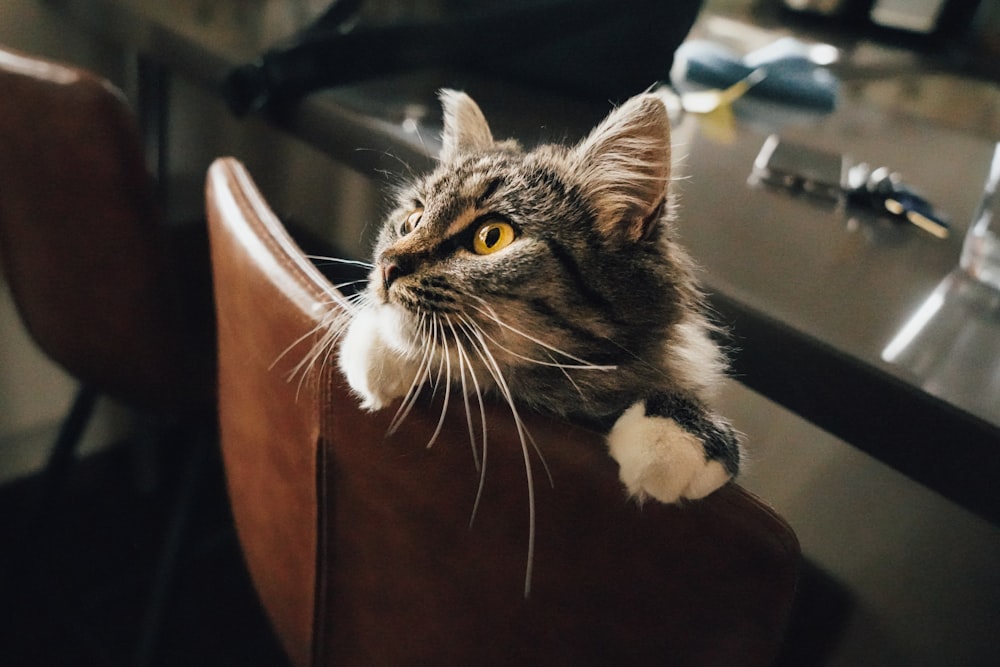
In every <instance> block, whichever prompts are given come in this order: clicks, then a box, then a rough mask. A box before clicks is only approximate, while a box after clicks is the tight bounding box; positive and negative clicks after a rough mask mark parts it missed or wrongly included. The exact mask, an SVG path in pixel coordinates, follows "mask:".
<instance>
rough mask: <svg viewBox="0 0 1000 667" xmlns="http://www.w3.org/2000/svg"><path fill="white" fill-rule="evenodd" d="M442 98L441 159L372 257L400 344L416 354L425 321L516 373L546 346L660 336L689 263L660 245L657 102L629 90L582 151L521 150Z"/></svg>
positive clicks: (609, 352)
mask: <svg viewBox="0 0 1000 667" xmlns="http://www.w3.org/2000/svg"><path fill="white" fill-rule="evenodd" d="M441 101H442V104H443V107H444V132H443V136H442V144H443V147H442V149H441V153H440V156H439V165H438V167H437V168H436V169H435V170H434V171H433V172H431V173H430V174H429V175H427V176H425V177H423V178H421V179H419V180H417V181H416V182H414V183H412V184H410V185H409V186H407V187H405V188H404V189H403V190H401V194H400V196H399V200H398V205H397V208H396V209H395V210H394V211H393V212H392V213H391V214H390V215H389V216H388V218H387V220H386V222H385V226H384V228H383V230H382V232H381V235H380V237H379V240H378V243H377V247H376V250H375V257H374V260H375V269H374V271H373V272H372V281H371V285H370V288H369V289H370V295H371V297H372V298H373V299H374V300H375V301H376V302H378V303H379V304H382V305H381V306H380V307H383V308H386V309H388V310H391V311H392V312H393V313H394V315H393V316H392V317H391V318H388V319H389V320H391V321H392V324H391V325H387V327H389V326H391V328H393V329H394V330H395V333H392V334H390V333H389V332H387V336H389V335H391V336H392V338H393V339H394V341H395V342H394V344H395V346H396V347H398V348H399V349H401V350H404V351H409V352H412V353H413V354H418V353H419V350H417V349H416V348H417V347H418V345H419V344H422V343H418V342H417V340H416V339H418V338H420V337H421V336H425V335H426V334H427V332H428V331H432V329H431V327H433V331H432V335H433V336H436V337H437V338H438V339H439V340H442V341H447V340H448V339H450V338H452V337H453V336H457V337H458V338H462V337H463V336H465V337H467V338H472V339H475V337H477V336H482V337H483V338H484V340H486V341H487V342H488V343H490V344H491V345H492V346H493V353H494V355H495V356H496V357H498V359H499V361H500V362H501V364H502V365H506V366H508V367H510V366H517V365H518V364H519V363H520V361H524V359H523V358H530V359H532V360H536V361H537V360H545V359H554V357H557V356H560V355H558V354H557V353H555V352H553V350H554V349H558V350H561V351H563V352H564V353H565V354H566V355H572V357H574V358H579V359H585V360H586V361H588V362H592V363H618V362H619V361H620V360H621V358H622V357H623V356H624V357H629V358H632V357H635V356H637V355H641V354H643V353H644V352H645V351H646V350H645V349H643V348H645V347H648V346H649V345H650V344H651V343H652V342H653V341H654V339H657V337H658V339H659V340H661V341H662V338H663V334H664V330H665V327H667V326H669V325H670V323H671V322H673V321H675V320H676V317H677V314H676V313H677V303H678V301H682V300H683V297H684V295H683V294H682V292H683V289H682V287H683V284H685V283H686V282H687V280H688V278H687V276H688V267H687V266H686V259H685V257H684V256H683V254H682V253H681V254H677V253H679V252H680V251H679V250H677V249H676V247H675V246H674V245H673V243H672V242H670V241H669V239H668V236H669V221H668V214H667V212H668V210H669V208H670V207H669V201H668V200H669V184H670V167H671V156H670V125H669V119H668V116H667V112H666V109H665V107H664V105H663V103H662V102H661V100H660V99H659V98H657V97H656V96H655V95H652V94H645V95H640V96H637V97H634V98H632V99H630V100H629V101H627V102H626V103H624V104H623V105H622V106H620V107H618V108H616V109H614V110H613V111H612V112H611V113H610V114H609V116H608V117H607V118H606V119H605V120H604V121H603V122H601V123H600V124H599V125H598V126H597V127H596V128H595V129H594V130H593V131H592V132H591V133H590V134H589V135H588V136H587V137H586V138H585V139H584V140H583V141H581V142H580V143H579V144H577V145H575V146H571V147H566V146H555V145H543V146H540V147H538V148H535V149H533V150H528V151H526V150H522V149H521V148H520V147H519V146H518V145H517V144H516V143H514V142H510V141H504V142H498V141H495V140H494V138H493V134H492V132H491V130H490V127H489V125H488V123H487V121H486V119H485V117H484V116H483V113H482V111H481V110H480V109H479V107H478V106H477V105H476V103H475V102H474V101H473V100H472V99H471V98H470V97H469V96H467V95H466V94H464V93H460V92H455V91H450V90H446V91H443V92H442V94H441ZM432 322H436V324H432ZM407 348H410V349H409V350H407ZM470 356H471V357H473V358H474V357H475V355H474V354H471V355H470ZM567 358H569V357H567V356H563V357H562V358H560V359H558V361H559V362H566V361H567ZM525 363H527V362H526V361H525Z"/></svg>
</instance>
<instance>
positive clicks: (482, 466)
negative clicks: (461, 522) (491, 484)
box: [448, 319, 488, 528]
mask: <svg viewBox="0 0 1000 667" xmlns="http://www.w3.org/2000/svg"><path fill="white" fill-rule="evenodd" d="M448 326H449V328H450V329H451V333H452V337H453V338H454V339H455V346H456V348H457V350H458V358H459V360H460V363H463V364H464V368H468V369H469V376H470V377H471V379H472V386H473V388H474V389H475V392H476V399H477V400H478V402H479V419H480V423H481V425H482V430H483V448H482V457H481V458H480V457H479V456H478V455H477V452H476V435H475V428H474V427H473V425H472V413H471V411H470V409H469V397H468V394H467V393H466V391H465V374H464V370H463V374H462V389H463V396H464V400H465V418H466V421H467V422H468V425H469V444H470V445H471V446H472V458H473V460H474V461H475V463H476V470H478V471H479V487H478V488H477V489H476V500H475V502H474V503H473V505H472V514H471V516H470V517H469V527H470V528H471V527H472V524H473V523H474V522H475V520H476V514H477V513H478V511H479V501H480V500H481V499H482V496H483V488H484V487H485V485H486V458H487V433H488V429H487V428H486V405H485V404H484V403H483V392H482V390H481V389H480V388H479V380H478V379H477V378H476V370H475V368H474V367H473V365H472V360H471V359H469V358H468V352H467V351H466V349H465V346H464V345H463V344H462V341H461V339H460V338H459V336H458V332H457V331H456V330H455V326H454V324H452V322H451V320H450V319H448ZM470 342H472V341H471V339H470ZM462 360H464V362H463V361H462Z"/></svg>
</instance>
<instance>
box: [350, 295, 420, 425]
mask: <svg viewBox="0 0 1000 667" xmlns="http://www.w3.org/2000/svg"><path fill="white" fill-rule="evenodd" d="M379 330H380V324H379V316H378V311H377V309H375V308H367V309H364V310H362V311H360V312H358V313H357V315H355V317H354V319H353V320H351V324H350V325H349V326H348V329H347V333H346V334H344V338H343V339H342V340H341V341H340V353H339V357H338V363H339V365H340V370H341V372H342V373H343V374H344V376H345V377H346V378H347V383H348V384H349V385H350V386H351V390H352V391H353V392H354V393H355V394H356V395H357V396H358V398H360V399H361V407H362V408H363V409H365V410H372V411H374V410H381V409H382V408H384V407H385V406H387V405H389V404H390V403H392V402H393V401H394V400H396V399H397V398H401V397H403V396H405V395H406V393H407V392H408V391H409V390H410V387H411V386H412V385H413V379H414V377H415V376H416V373H417V369H416V366H415V364H414V363H413V362H411V361H409V360H408V359H406V358H404V357H403V356H402V355H400V354H399V353H398V352H396V351H395V350H393V349H392V348H391V347H389V345H387V344H386V342H385V339H384V338H383V337H382V335H381V333H380V331H379Z"/></svg>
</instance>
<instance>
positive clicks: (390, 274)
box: [382, 262, 402, 291]
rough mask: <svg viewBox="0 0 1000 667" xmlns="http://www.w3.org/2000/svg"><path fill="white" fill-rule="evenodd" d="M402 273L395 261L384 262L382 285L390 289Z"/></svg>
mask: <svg viewBox="0 0 1000 667" xmlns="http://www.w3.org/2000/svg"><path fill="white" fill-rule="evenodd" d="M400 275H402V272H401V271H400V270H399V265H398V264H396V263H395V262H382V287H384V288H385V289H386V291H388V290H389V287H391V286H392V284H393V283H394V282H396V278H399V276H400Z"/></svg>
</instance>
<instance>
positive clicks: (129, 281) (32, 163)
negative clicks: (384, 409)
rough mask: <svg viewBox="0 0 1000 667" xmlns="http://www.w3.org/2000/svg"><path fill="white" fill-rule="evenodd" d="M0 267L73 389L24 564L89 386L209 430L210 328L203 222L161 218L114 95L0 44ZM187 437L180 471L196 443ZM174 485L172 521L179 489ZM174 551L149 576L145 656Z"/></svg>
mask: <svg viewBox="0 0 1000 667" xmlns="http://www.w3.org/2000/svg"><path fill="white" fill-rule="evenodd" d="M199 222H200V221H199ZM0 267H2V269H3V274H4V277H5V279H6V282H7V284H8V286H9V288H10V291H11V293H12V295H13V299H14V303H15V305H16V307H17V309H18V311H19V313H20V315H21V317H22V319H23V321H24V324H25V326H26V327H27V329H28V331H29V333H30V334H31V336H32V337H33V339H34V341H35V342H36V343H37V344H38V346H39V348H41V350H42V351H43V352H44V353H45V354H47V355H48V356H49V357H50V358H51V359H52V360H53V361H55V362H56V363H57V364H58V365H60V366H61V367H63V368H64V369H65V370H66V371H68V373H69V374H70V375H72V376H73V377H74V378H76V379H77V380H79V382H80V387H81V388H80V390H79V391H78V393H77V397H76V399H75V401H74V405H73V408H72V409H71V411H70V414H69V415H68V417H67V418H66V420H65V421H64V423H63V427H62V430H61V432H60V435H59V438H58V439H57V441H56V443H55V445H54V447H53V449H52V453H51V454H50V458H49V463H48V464H47V467H46V471H45V474H44V475H43V476H42V493H41V494H40V496H41V501H40V503H39V506H38V507H37V508H35V510H36V511H35V512H33V513H32V516H31V517H30V518H29V519H28V520H27V523H28V526H27V527H26V528H25V529H24V532H25V539H24V540H21V541H20V542H23V544H19V545H18V546H20V548H21V551H22V552H24V553H23V554H22V555H21V559H22V560H24V561H26V562H27V563H28V564H30V563H32V562H33V561H34V560H36V559H37V556H38V554H37V553H34V552H33V551H32V550H33V549H35V548H36V547H37V544H36V542H37V541H38V540H40V539H42V536H44V534H45V531H47V530H51V526H50V525H49V519H50V518H51V512H52V509H53V504H54V499H55V498H56V497H57V492H58V489H59V487H60V486H61V483H62V481H63V479H64V478H65V477H66V475H67V472H68V470H69V466H70V462H71V461H72V459H73V451H74V449H75V447H76V445H77V443H78V442H79V439H80V435H81V434H82V432H83V430H84V427H85V426H86V423H87V420H88V418H89V415H90V413H91V411H92V409H93V406H94V402H95V398H96V397H97V396H98V395H100V394H108V395H111V396H114V397H115V398H117V399H119V400H121V401H123V402H125V403H126V404H127V405H129V406H134V407H136V408H138V409H140V410H141V411H143V413H144V414H148V415H157V416H158V415H169V417H170V419H171V421H173V420H176V419H177V417H181V418H182V421H183V423H185V424H188V425H192V426H194V427H197V428H199V429H201V430H202V431H203V432H204V431H205V429H211V428H212V427H213V426H214V423H213V422H214V407H215V363H214V352H215V337H214V322H213V308H212V301H211V298H212V290H211V285H210V278H211V273H210V267H209V258H208V242H207V232H206V230H205V225H204V223H203V222H201V224H189V225H185V226H180V225H178V226H173V227H169V228H168V227H167V226H166V225H164V224H163V223H162V221H161V217H160V210H159V207H158V202H157V199H156V196H155V191H154V185H153V182H152V178H151V176H150V174H149V173H148V171H147V169H146V166H145V161H144V157H143V154H142V150H141V142H140V138H139V132H138V129H137V127H136V123H135V120H134V117H133V115H132V112H131V110H130V109H129V107H128V105H127V104H126V102H125V99H124V96H123V95H122V93H121V92H120V91H119V90H117V89H116V88H115V87H114V86H112V85H111V84H110V83H109V82H107V81H105V80H103V79H101V78H99V77H97V76H95V75H94V74H92V73H90V72H87V71H84V70H82V69H79V68H76V67H71V66H67V65H63V64H59V63H55V62H51V61H47V60H44V59H41V58H37V57H33V56H29V55H26V54H22V53H17V52H14V51H10V50H7V49H2V48H0ZM146 421H147V422H153V421H155V418H154V419H151V420H146ZM209 432H210V431H209ZM191 433H192V432H191V431H189V435H190V434H191ZM191 441H192V442H197V444H196V445H193V446H191V447H190V449H189V451H190V461H191V463H190V464H189V465H192V466H193V464H194V462H196V461H197V460H198V458H200V457H201V456H204V455H205V452H206V450H207V449H208V448H206V447H205V444H206V443H205V442H204V439H203V438H198V439H196V438H194V436H193V435H192V437H191ZM172 444H173V443H172ZM177 444H180V443H177ZM187 486H190V485H187ZM181 488H182V489H183V488H187V487H186V486H183V485H182V487H181ZM178 494H179V495H178V499H177V503H176V504H175V509H177V512H176V513H175V514H174V518H175V521H176V522H177V525H181V524H183V522H184V513H185V512H186V511H187V508H189V506H190V502H189V501H190V498H189V497H185V496H184V494H181V493H180V491H178ZM188 495H189V494H188ZM182 510H183V511H182ZM171 534H172V535H175V536H176V535H177V532H176V531H173V532H171ZM174 546H175V545H171V544H170V543H169V541H168V543H167V545H166V547H165V549H164V552H163V560H162V561H161V567H160V570H159V574H160V576H158V578H157V583H156V584H154V594H153V601H152V603H151V606H150V608H149V612H150V613H149V616H148V617H147V618H148V622H147V624H146V629H145V630H144V637H145V638H144V640H143V641H142V644H143V645H144V646H145V647H146V648H144V649H140V653H145V654H147V657H148V654H149V652H150V650H151V649H150V647H151V646H152V643H151V642H152V638H153V636H154V635H155V626H156V617H157V616H158V614H159V611H160V609H161V607H162V601H163V599H164V596H165V595H166V590H167V588H168V586H167V582H168V580H169V577H167V574H169V572H170V570H171V568H172V562H173V552H174V549H173V547H174ZM23 565H24V564H23V563H22V564H20V566H23ZM14 569H15V570H16V569H17V568H14ZM6 574H7V573H6V572H5V575H6Z"/></svg>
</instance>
